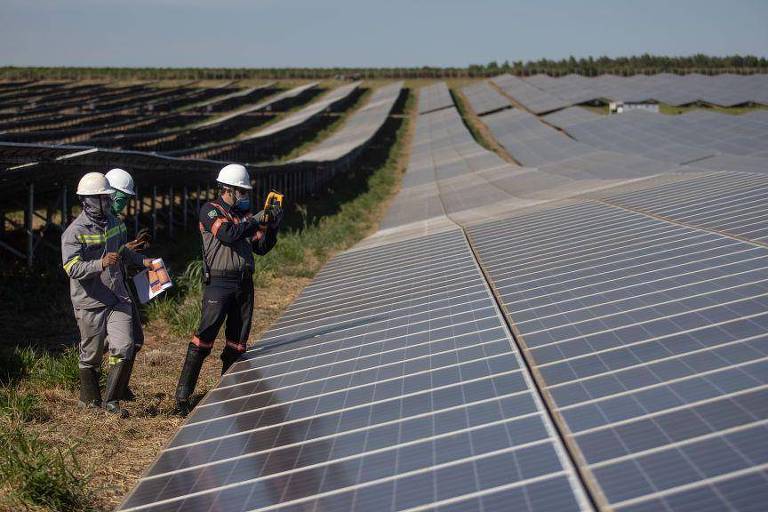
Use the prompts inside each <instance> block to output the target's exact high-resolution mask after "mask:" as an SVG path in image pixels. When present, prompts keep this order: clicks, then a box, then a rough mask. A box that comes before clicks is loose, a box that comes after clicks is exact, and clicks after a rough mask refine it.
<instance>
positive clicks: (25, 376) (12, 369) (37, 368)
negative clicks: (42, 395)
mask: <svg viewBox="0 0 768 512" xmlns="http://www.w3.org/2000/svg"><path fill="white" fill-rule="evenodd" d="M78 360H79V358H78V350H77V348H76V347H63V350H62V351H61V352H59V353H54V352H49V351H45V350H42V349H35V348H33V347H31V346H26V347H18V346H16V347H7V348H5V349H4V350H2V351H0V362H2V368H3V373H2V374H0V383H2V384H6V385H11V384H16V383H19V382H20V381H22V380H24V381H25V384H26V385H28V386H31V387H35V388H40V389H48V388H54V387H58V388H61V389H67V390H73V389H77V387H78V385H79V382H80V370H79V367H78Z"/></svg>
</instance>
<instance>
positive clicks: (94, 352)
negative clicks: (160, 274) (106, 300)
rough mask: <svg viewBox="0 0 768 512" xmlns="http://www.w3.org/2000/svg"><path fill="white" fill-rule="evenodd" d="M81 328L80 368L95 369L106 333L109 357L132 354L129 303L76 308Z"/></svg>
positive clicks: (127, 357)
mask: <svg viewBox="0 0 768 512" xmlns="http://www.w3.org/2000/svg"><path fill="white" fill-rule="evenodd" d="M75 318H76V319H77V326H78V328H79V329H80V368H92V369H95V370H98V369H99V368H100V367H101V359H102V356H103V352H104V341H105V339H106V338H107V336H109V355H110V360H111V361H114V360H116V359H113V358H118V359H121V360H122V359H131V358H133V311H132V306H131V304H129V303H125V302H120V303H118V304H116V305H114V306H107V307H103V308H97V309H76V310H75Z"/></svg>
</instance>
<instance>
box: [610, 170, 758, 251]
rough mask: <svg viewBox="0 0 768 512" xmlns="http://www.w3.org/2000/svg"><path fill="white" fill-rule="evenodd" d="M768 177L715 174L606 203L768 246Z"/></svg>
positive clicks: (612, 199)
mask: <svg viewBox="0 0 768 512" xmlns="http://www.w3.org/2000/svg"><path fill="white" fill-rule="evenodd" d="M767 198H768V176H766V175H765V174H736V173H713V174H710V175H707V176H703V177H699V178H693V179H690V180H686V181H680V182H677V183H671V184H667V185H663V186H660V187H654V188H653V189H648V190H642V191H638V192H628V193H624V194H618V195H611V196H608V197H606V200H608V201H610V202H611V203H615V204H619V205H622V206H624V207H627V208H634V209H638V210H641V211H645V212H649V213H652V214H653V215H655V216H659V217H662V218H665V219H671V220H674V221H675V222H682V223H685V224H688V225H691V226H696V227H700V228H705V229H711V230H714V231H720V232H723V233H726V234H728V235H731V236H737V237H741V238H745V239H748V240H754V241H759V242H763V243H766V242H768V212H766V211H765V201H766V199H767Z"/></svg>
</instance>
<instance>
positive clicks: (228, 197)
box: [176, 164, 283, 415]
mask: <svg viewBox="0 0 768 512" xmlns="http://www.w3.org/2000/svg"><path fill="white" fill-rule="evenodd" d="M216 181H217V182H218V183H219V186H220V191H221V194H220V197H219V198H217V199H216V200H214V201H210V202H208V203H205V204H204V205H203V206H202V208H201V209H200V233H201V236H202V241H203V275H204V278H203V281H204V287H203V301H202V315H201V319H200V325H199V327H198V329H197V331H196V332H195V335H194V337H193V338H192V342H191V343H189V345H188V347H187V355H186V359H185V360H184V366H183V368H182V371H181V377H180V378H179V384H178V386H177V388H176V408H177V410H178V412H179V413H180V414H182V415H187V414H188V413H189V410H190V407H191V404H190V397H191V395H192V393H193V392H194V390H195V385H196V384H197V379H198V376H199V374H200V369H201V367H202V365H203V361H204V360H205V358H206V357H208V354H210V353H211V349H212V348H213V342H214V340H215V339H216V335H217V334H218V332H219V329H220V328H221V325H222V324H223V323H224V321H225V319H226V326H225V329H224V334H225V337H226V345H225V346H224V349H223V350H222V353H221V361H222V368H221V373H222V375H223V374H224V373H225V372H226V371H227V370H228V369H229V367H230V366H231V365H232V364H233V363H234V362H235V361H236V360H237V359H238V358H239V357H240V355H241V354H243V352H245V346H246V342H247V341H248V336H249V334H250V331H251V319H252V316H253V277H252V274H253V269H254V258H253V253H256V254H258V255H260V256H263V255H265V254H267V253H268V252H269V251H270V250H271V249H272V247H274V246H275V244H276V243H277V232H278V229H279V227H280V222H281V221H282V216H283V212H282V209H280V208H279V207H278V208H276V209H273V210H272V211H270V215H269V216H268V217H269V222H265V220H266V219H267V216H266V215H265V214H264V211H263V210H262V211H260V212H258V213H257V214H255V215H253V214H251V213H249V212H250V209H251V205H250V201H249V197H250V191H251V180H250V176H249V175H248V171H247V170H246V168H245V167H243V166H242V165H238V164H230V165H227V166H225V167H224V168H223V169H221V171H220V172H219V176H218V178H217V180H216Z"/></svg>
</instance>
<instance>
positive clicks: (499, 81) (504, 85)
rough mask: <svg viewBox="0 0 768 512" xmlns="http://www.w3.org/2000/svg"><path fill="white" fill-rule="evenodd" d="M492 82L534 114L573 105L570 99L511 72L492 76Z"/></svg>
mask: <svg viewBox="0 0 768 512" xmlns="http://www.w3.org/2000/svg"><path fill="white" fill-rule="evenodd" d="M491 82H493V83H494V84H495V85H496V86H497V87H499V89H501V90H502V91H503V92H504V93H505V94H506V95H507V96H510V97H511V98H513V99H514V100H515V101H517V102H518V103H520V104H521V105H523V106H524V107H525V108H527V109H528V110H530V111H531V112H533V113H534V114H546V113H547V112H553V111H555V110H560V109H561V108H565V107H568V106H571V105H572V103H571V102H569V101H566V100H563V99H562V98H558V97H557V96H554V95H552V94H550V93H548V92H546V91H544V90H542V89H539V88H538V87H536V86H534V85H531V84H529V83H528V82H526V81H525V80H523V79H521V78H517V77H515V76H512V75H509V74H505V75H500V76H497V77H495V78H492V79H491Z"/></svg>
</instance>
